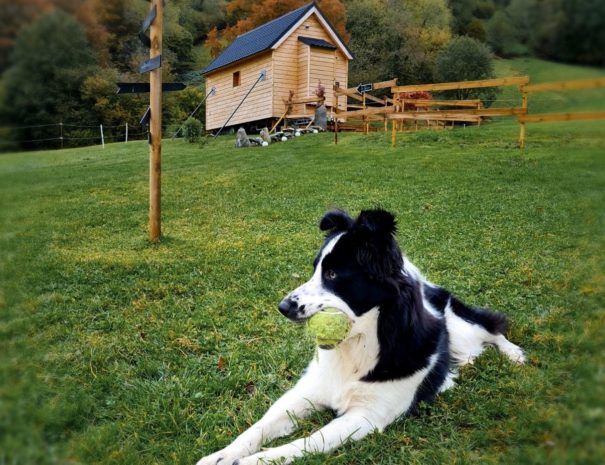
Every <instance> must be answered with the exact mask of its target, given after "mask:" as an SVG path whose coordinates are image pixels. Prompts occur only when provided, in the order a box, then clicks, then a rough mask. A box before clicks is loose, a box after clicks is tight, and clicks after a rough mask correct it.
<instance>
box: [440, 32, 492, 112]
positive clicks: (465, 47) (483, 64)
mask: <svg viewBox="0 0 605 465" xmlns="http://www.w3.org/2000/svg"><path fill="white" fill-rule="evenodd" d="M494 77H495V73H494V64H493V60H492V52H491V50H490V49H489V47H488V46H487V45H485V44H483V43H481V42H479V41H478V40H476V39H472V38H470V37H456V38H455V39H454V40H452V41H451V42H450V43H449V44H448V45H447V47H445V48H444V49H442V50H441V51H440V52H439V55H438V56H437V61H436V65H435V81H436V82H457V81H475V80H479V79H492V78H494ZM443 94H444V96H445V97H447V98H453V99H456V100H465V99H473V98H479V99H481V100H483V102H484V104H485V106H490V105H491V103H492V101H493V100H494V99H495V98H496V95H497V90H496V88H494V87H488V88H485V89H460V90H452V91H447V92H443Z"/></svg>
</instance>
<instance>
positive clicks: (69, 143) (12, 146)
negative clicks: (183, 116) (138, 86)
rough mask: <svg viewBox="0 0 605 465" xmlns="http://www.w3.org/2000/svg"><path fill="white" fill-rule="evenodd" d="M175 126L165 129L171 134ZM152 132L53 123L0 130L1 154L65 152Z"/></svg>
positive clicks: (139, 137)
mask: <svg viewBox="0 0 605 465" xmlns="http://www.w3.org/2000/svg"><path fill="white" fill-rule="evenodd" d="M172 126H174V125H166V126H163V128H162V132H163V133H164V134H168V133H169V129H171V128H172ZM147 137H148V131H147V130H146V129H143V128H141V126H139V124H137V123H134V124H132V123H124V124H119V125H103V124H75V123H63V122H59V123H50V124H33V125H29V126H0V151H3V152H6V151H11V150H34V149H61V148H73V147H83V146H90V145H100V146H101V147H104V146H105V144H106V143H111V142H123V143H125V144H127V143H128V142H129V141H134V140H145V139H147Z"/></svg>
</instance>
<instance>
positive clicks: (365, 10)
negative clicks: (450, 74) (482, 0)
mask: <svg viewBox="0 0 605 465" xmlns="http://www.w3.org/2000/svg"><path fill="white" fill-rule="evenodd" d="M450 20H451V15H450V11H449V9H448V8H447V4H446V1H445V0H352V1H351V2H348V3H347V29H348V30H349V32H350V34H351V42H350V43H349V47H350V48H351V51H352V52H353V54H354V56H355V60H353V61H352V62H351V63H350V81H351V84H356V83H357V82H376V81H380V80H386V79H392V78H394V77H397V78H398V79H399V83H400V84H408V83H421V82H431V80H432V77H433V67H434V62H435V57H436V54H437V52H438V51H439V50H440V49H441V48H442V47H443V46H444V45H445V44H446V43H447V42H448V41H449V40H450V37H451V36H450V28H449V24H450Z"/></svg>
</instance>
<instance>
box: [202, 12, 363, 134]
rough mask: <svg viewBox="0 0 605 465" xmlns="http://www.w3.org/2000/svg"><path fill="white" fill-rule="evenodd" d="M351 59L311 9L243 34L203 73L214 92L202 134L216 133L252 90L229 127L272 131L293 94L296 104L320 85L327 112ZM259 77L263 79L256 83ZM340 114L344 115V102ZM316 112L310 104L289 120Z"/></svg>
mask: <svg viewBox="0 0 605 465" xmlns="http://www.w3.org/2000/svg"><path fill="white" fill-rule="evenodd" d="M352 58H353V56H352V54H351V52H350V51H349V49H348V48H347V46H346V45H345V43H344V42H343V41H342V39H341V38H340V37H339V35H338V33H337V32H336V31H335V29H334V27H333V26H332V25H331V24H330V22H329V21H328V20H327V19H326V18H325V16H324V15H323V13H322V12H321V10H319V8H318V7H317V5H316V4H315V3H309V4H307V5H305V6H303V7H301V8H298V9H297V10H294V11H292V12H290V13H288V14H286V15H284V16H281V17H279V18H277V19H274V20H273V21H270V22H268V23H266V24H264V25H262V26H260V27H258V28H256V29H254V30H252V31H249V32H247V33H245V34H242V35H240V36H238V37H237V38H236V39H235V40H234V41H233V42H232V43H231V45H229V46H228V47H227V48H226V49H225V50H224V51H223V53H221V54H220V55H219V56H218V57H217V58H216V59H215V60H214V61H213V62H212V63H210V65H208V67H207V68H206V69H205V70H204V71H203V74H204V75H205V77H206V88H207V89H211V88H212V87H214V88H215V89H216V92H215V93H214V95H212V96H210V97H208V100H207V101H206V129H207V130H215V129H220V128H221V127H222V126H223V124H225V122H226V121H227V119H228V118H229V116H230V115H231V114H232V113H233V111H234V110H235V109H236V108H237V106H238V105H239V104H240V103H241V102H242V99H244V97H245V96H246V94H248V92H250V89H251V88H252V87H253V86H254V88H253V89H252V91H251V92H250V93H249V95H248V96H247V97H246V98H245V100H244V102H243V103H242V105H241V107H240V108H239V109H238V110H237V112H236V113H235V114H234V115H233V117H232V119H231V120H230V121H229V123H228V126H236V125H244V124H251V123H258V124H257V125H258V126H260V125H267V126H269V127H270V125H271V123H272V122H273V121H277V120H278V119H279V118H280V117H281V116H282V115H283V113H284V111H285V108H286V106H285V101H287V100H288V99H289V98H290V93H291V91H292V92H294V96H293V99H294V100H295V101H296V100H300V99H305V98H308V97H314V96H315V91H316V89H317V88H318V85H319V84H320V83H321V85H322V86H323V87H324V88H325V97H326V100H325V105H326V107H327V108H328V112H330V111H331V106H332V102H333V86H334V85H337V86H339V87H343V88H346V87H347V80H348V73H349V60H351V59H352ZM262 71H265V72H266V78H265V79H264V80H261V81H259V82H257V81H258V79H259V75H260V73H261V72H262ZM256 82H257V83H256ZM255 83H256V85H254V84H255ZM341 100H343V99H341ZM341 109H342V110H344V111H346V102H344V101H342V108H341ZM314 112H315V104H313V103H306V104H305V103H301V104H295V105H293V106H292V108H291V111H290V112H289V113H288V118H304V117H307V118H312V117H313V114H314Z"/></svg>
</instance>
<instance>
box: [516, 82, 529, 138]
mask: <svg viewBox="0 0 605 465" xmlns="http://www.w3.org/2000/svg"><path fill="white" fill-rule="evenodd" d="M519 90H520V91H521V108H523V114H524V115H526V114H527V91H526V90H525V86H523V87H519ZM517 120H518V121H519V148H520V149H524V148H525V122H524V121H521V118H519V117H517Z"/></svg>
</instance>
